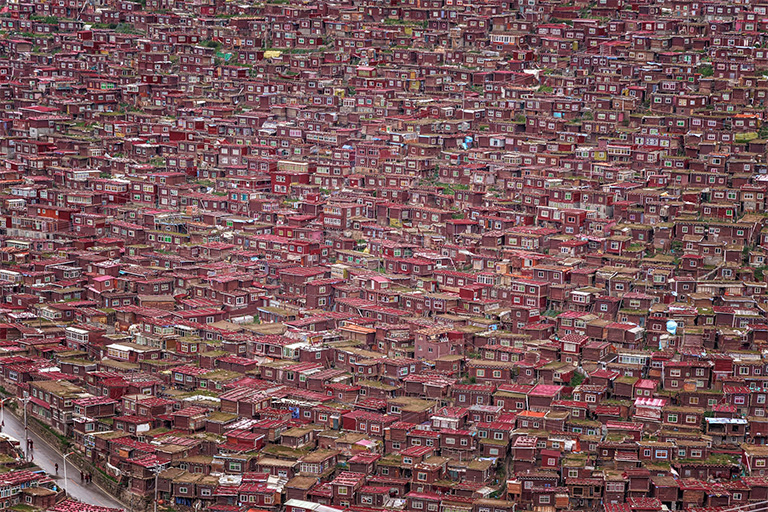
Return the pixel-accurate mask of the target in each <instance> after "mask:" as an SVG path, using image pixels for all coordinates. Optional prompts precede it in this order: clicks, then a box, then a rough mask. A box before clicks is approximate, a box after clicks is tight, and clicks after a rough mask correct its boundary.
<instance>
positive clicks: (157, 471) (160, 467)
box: [152, 464, 165, 512]
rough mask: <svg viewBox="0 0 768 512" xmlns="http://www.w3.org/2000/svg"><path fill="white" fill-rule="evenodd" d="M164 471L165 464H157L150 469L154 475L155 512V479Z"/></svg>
mask: <svg viewBox="0 0 768 512" xmlns="http://www.w3.org/2000/svg"><path fill="white" fill-rule="evenodd" d="M164 470H165V464H158V465H157V466H155V467H154V468H152V472H153V473H154V474H155V512H157V477H159V476H160V473H162V472H163V471H164Z"/></svg>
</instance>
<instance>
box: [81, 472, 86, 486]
mask: <svg viewBox="0 0 768 512" xmlns="http://www.w3.org/2000/svg"><path fill="white" fill-rule="evenodd" d="M84 481H85V473H83V472H82V471H81V472H80V483H83V482H84Z"/></svg>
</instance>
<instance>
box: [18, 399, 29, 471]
mask: <svg viewBox="0 0 768 512" xmlns="http://www.w3.org/2000/svg"><path fill="white" fill-rule="evenodd" d="M19 400H20V401H21V403H23V404H24V442H25V443H27V449H26V451H25V452H24V453H25V454H26V459H25V460H29V429H27V404H28V403H29V401H30V400H32V397H31V396H28V397H25V398H20V399H19Z"/></svg>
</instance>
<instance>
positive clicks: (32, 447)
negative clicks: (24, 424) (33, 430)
mask: <svg viewBox="0 0 768 512" xmlns="http://www.w3.org/2000/svg"><path fill="white" fill-rule="evenodd" d="M34 449H35V442H34V441H33V440H31V439H30V440H29V450H30V451H33V450H34Z"/></svg>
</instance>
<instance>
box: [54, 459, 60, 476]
mask: <svg viewBox="0 0 768 512" xmlns="http://www.w3.org/2000/svg"><path fill="white" fill-rule="evenodd" d="M53 467H54V469H56V474H57V475H58V474H59V463H58V462H57V463H56V464H54V465H53Z"/></svg>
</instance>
